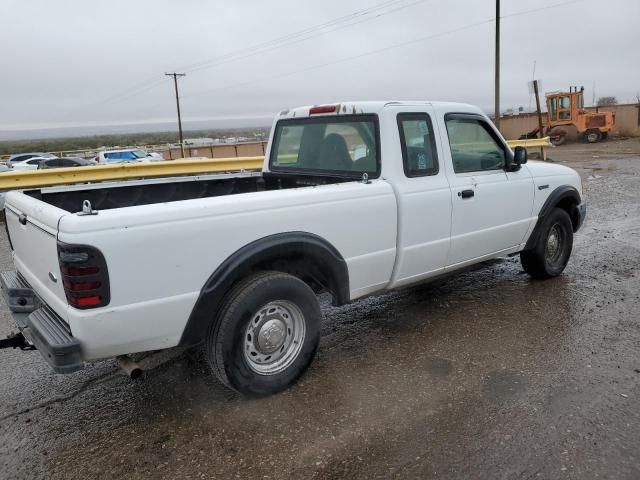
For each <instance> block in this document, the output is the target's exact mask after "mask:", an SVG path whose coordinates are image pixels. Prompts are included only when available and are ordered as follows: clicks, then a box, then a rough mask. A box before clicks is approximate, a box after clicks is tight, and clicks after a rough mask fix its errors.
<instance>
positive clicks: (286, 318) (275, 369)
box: [243, 300, 306, 375]
mask: <svg viewBox="0 0 640 480" xmlns="http://www.w3.org/2000/svg"><path fill="white" fill-rule="evenodd" d="M305 333H306V326H305V321H304V315H303V314H302V311H301V310H300V308H299V307H298V306H297V305H295V304H294V303H292V302H289V301H287V300H275V301H273V302H269V303H267V304H266V305H264V306H262V307H260V308H259V309H258V311H257V312H255V313H254V314H253V315H252V317H251V320H250V321H249V323H248V324H247V327H246V329H245V332H244V342H243V343H244V345H243V346H244V348H243V352H244V359H245V361H246V363H247V365H248V366H249V368H250V369H251V370H253V371H254V372H256V373H258V374H260V375H275V374H277V373H280V372H282V371H284V370H286V369H287V368H289V367H290V366H291V365H292V364H293V362H295V361H296V359H297V358H298V355H299V354H300V350H301V349H302V345H303V343H304V338H305Z"/></svg>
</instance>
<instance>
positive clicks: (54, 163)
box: [38, 157, 97, 170]
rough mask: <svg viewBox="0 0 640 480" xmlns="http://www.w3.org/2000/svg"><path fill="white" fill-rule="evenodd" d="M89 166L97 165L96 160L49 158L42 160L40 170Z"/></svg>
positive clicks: (39, 165)
mask: <svg viewBox="0 0 640 480" xmlns="http://www.w3.org/2000/svg"><path fill="white" fill-rule="evenodd" d="M89 165H97V163H96V161H95V160H91V159H84V158H68V157H65V158H47V159H45V160H40V163H39V164H38V170H44V169H48V168H65V167H86V166H89Z"/></svg>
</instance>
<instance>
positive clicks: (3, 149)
mask: <svg viewBox="0 0 640 480" xmlns="http://www.w3.org/2000/svg"><path fill="white" fill-rule="evenodd" d="M268 131H269V129H268V128H264V127H262V128H235V129H224V130H191V131H185V132H184V133H185V137H190V138H198V137H207V138H225V137H241V136H252V135H253V133H254V132H261V133H263V134H265V135H266V134H267V133H268ZM165 143H178V135H177V134H176V133H175V132H151V133H129V134H116V135H94V136H90V137H68V138H41V139H33V140H7V141H2V142H0V155H10V154H14V153H22V152H62V151H69V150H95V149H98V148H100V147H116V146H122V147H124V146H135V145H159V144H165Z"/></svg>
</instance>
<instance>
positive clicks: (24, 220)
mask: <svg viewBox="0 0 640 480" xmlns="http://www.w3.org/2000/svg"><path fill="white" fill-rule="evenodd" d="M18 221H19V222H20V224H21V225H26V224H27V216H26V215H25V214H24V213H21V214H20V215H19V216H18Z"/></svg>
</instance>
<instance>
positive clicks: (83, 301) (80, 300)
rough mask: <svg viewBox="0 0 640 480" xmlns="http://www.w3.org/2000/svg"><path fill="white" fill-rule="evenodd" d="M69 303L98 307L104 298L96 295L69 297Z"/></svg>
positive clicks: (77, 305) (78, 305)
mask: <svg viewBox="0 0 640 480" xmlns="http://www.w3.org/2000/svg"><path fill="white" fill-rule="evenodd" d="M68 299H69V303H70V304H71V305H73V306H74V307H85V308H86V307H98V306H100V305H101V304H102V299H101V298H100V297H99V296H97V295H94V296H92V297H71V296H69V297H68Z"/></svg>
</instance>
